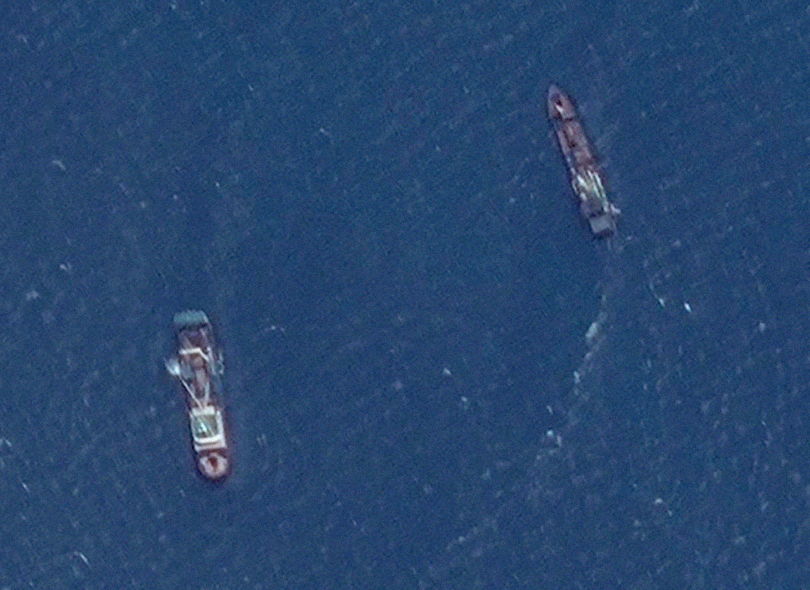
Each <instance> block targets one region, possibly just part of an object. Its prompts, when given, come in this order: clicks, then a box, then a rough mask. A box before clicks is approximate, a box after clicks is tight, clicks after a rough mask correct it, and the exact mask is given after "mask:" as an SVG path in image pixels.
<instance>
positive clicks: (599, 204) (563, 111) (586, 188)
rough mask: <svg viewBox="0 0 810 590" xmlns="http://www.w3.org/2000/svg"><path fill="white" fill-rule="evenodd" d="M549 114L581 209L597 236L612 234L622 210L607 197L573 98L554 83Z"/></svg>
mask: <svg viewBox="0 0 810 590" xmlns="http://www.w3.org/2000/svg"><path fill="white" fill-rule="evenodd" d="M548 116H549V118H550V119H551V123H552V125H554V131H555V132H556V133H557V140H558V141H559V144H560V150H561V151H562V153H563V156H564V157H565V163H566V164H567V165H568V172H569V173H570V175H571V186H572V188H573V189H574V194H575V195H576V197H577V200H578V201H579V210H580V212H581V213H582V215H583V217H585V219H587V220H588V224H589V225H590V228H591V232H593V234H594V235H595V236H600V237H607V236H611V235H613V234H614V233H616V216H617V215H618V214H619V213H620V211H619V209H618V207H616V206H614V205H612V204H611V203H610V201H609V200H608V198H607V193H606V192H605V187H604V184H603V183H602V173H601V172H600V170H599V163H598V162H597V160H596V158H595V157H594V155H593V151H592V150H591V145H590V142H589V141H588V137H587V136H586V135H585V130H584V129H583V128H582V123H580V120H579V115H578V114H577V111H576V109H575V108H574V105H573V103H572V102H571V99H569V98H568V96H567V95H566V94H565V93H564V92H563V91H562V90H560V89H559V88H557V87H556V86H554V85H553V84H552V85H551V87H550V88H549V89H548Z"/></svg>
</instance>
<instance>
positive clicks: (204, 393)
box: [166, 311, 230, 480]
mask: <svg viewBox="0 0 810 590" xmlns="http://www.w3.org/2000/svg"><path fill="white" fill-rule="evenodd" d="M174 328H175V330H176V332H177V355H176V356H174V357H172V358H170V359H169V360H167V361H166V370H167V371H168V372H169V374H170V375H172V376H173V377H175V378H176V379H177V380H178V382H179V383H180V385H181V389H182V391H183V393H184V396H185V398H186V406H187V409H188V418H189V427H190V429H191V441H192V446H193V448H194V453H195V455H196V458H197V467H198V468H199V470H200V473H201V474H202V475H204V476H205V477H207V478H208V479H211V480H218V479H222V478H223V477H225V476H226V475H227V474H228V471H229V468H230V464H229V456H228V441H227V438H226V435H225V420H224V417H223V408H222V379H221V376H222V373H223V372H224V363H223V360H222V352H221V351H220V350H219V349H218V348H217V346H216V342H215V340H214V332H213V328H212V327H211V323H210V322H209V321H208V317H207V316H206V315H205V313H203V312H202V311H182V312H180V313H177V314H175V316H174Z"/></svg>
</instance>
